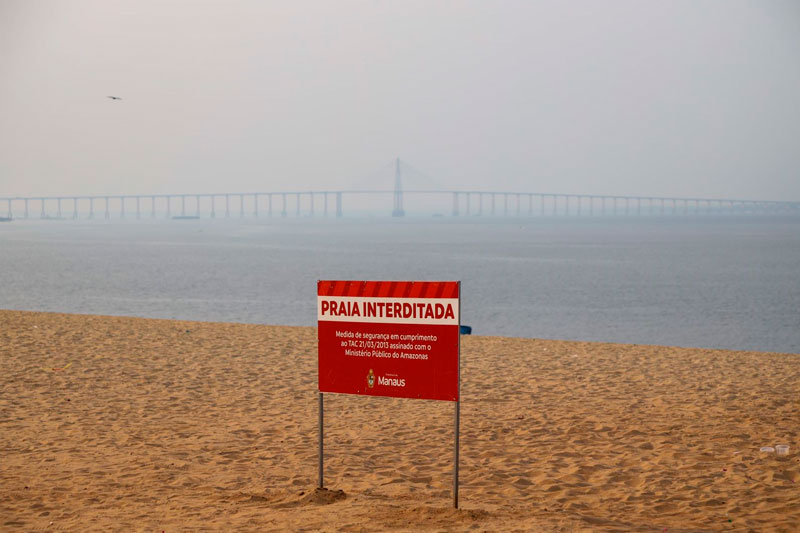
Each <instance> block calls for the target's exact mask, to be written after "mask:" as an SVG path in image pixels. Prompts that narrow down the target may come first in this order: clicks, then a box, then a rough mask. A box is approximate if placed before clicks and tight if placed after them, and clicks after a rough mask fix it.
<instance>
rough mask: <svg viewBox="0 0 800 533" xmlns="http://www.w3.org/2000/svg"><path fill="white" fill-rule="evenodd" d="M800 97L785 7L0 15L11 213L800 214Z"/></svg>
mask: <svg viewBox="0 0 800 533" xmlns="http://www.w3.org/2000/svg"><path fill="white" fill-rule="evenodd" d="M107 95H116V96H120V97H122V98H123V100H122V101H112V100H110V99H108V98H106V96H107ZM798 95H800V2H795V1H791V0H789V1H783V2H781V1H759V2H756V1H750V2H741V1H733V0H720V1H704V2H703V1H696V0H691V1H672V2H655V1H653V2H643V1H630V2H594V1H587V2H556V1H553V2H533V1H519V2H511V1H506V2H502V1H496V2H478V1H476V2H467V1H459V2H433V1H418V2H417V1H414V2H412V1H406V0H404V1H396V2H385V1H381V2H370V1H363V2H356V1H336V2H330V1H329V2H286V1H280V2H277V1H276V2H260V1H252V2H221V1H220V2H200V1H191V2H190V1H157V2H156V1H143V0H136V1H133V0H129V1H128V0H126V1H110V0H97V1H90V0H81V1H52V2H37V1H30V0H21V1H8V0H0V196H10V195H37V194H104V193H108V194H119V193H143V194H144V193H168V192H224V191H231V192H233V191H269V190H287V189H297V188H301V189H305V188H309V189H310V188H324V187H327V188H337V187H349V186H352V185H354V184H357V183H361V184H363V182H364V180H365V179H366V177H368V176H370V175H374V176H375V177H374V181H375V183H374V186H375V187H378V188H390V187H391V186H392V173H391V170H384V171H381V172H376V169H380V168H384V169H386V168H388V167H386V165H387V163H388V162H389V161H390V160H391V159H392V158H394V157H396V156H398V155H399V156H400V157H401V158H403V159H405V160H407V161H409V162H410V163H411V164H413V165H414V166H415V167H417V168H419V169H421V170H423V171H424V172H426V173H427V174H429V175H431V176H433V177H435V178H436V180H437V182H438V183H439V184H441V185H443V186H446V187H459V188H461V187H463V188H473V189H474V188H478V189H487V190H488V189H514V190H522V191H531V192H537V191H540V192H565V193H595V194H631V195H676V196H707V197H722V198H753V199H785V200H800V97H798Z"/></svg>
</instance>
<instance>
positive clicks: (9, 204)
mask: <svg viewBox="0 0 800 533" xmlns="http://www.w3.org/2000/svg"><path fill="white" fill-rule="evenodd" d="M8 218H13V216H12V213H11V198H9V199H8Z"/></svg>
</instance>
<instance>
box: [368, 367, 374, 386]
mask: <svg viewBox="0 0 800 533" xmlns="http://www.w3.org/2000/svg"><path fill="white" fill-rule="evenodd" d="M374 386H375V373H374V372H373V371H372V369H371V368H370V369H369V374H367V387H369V388H370V389H371V388H372V387H374Z"/></svg>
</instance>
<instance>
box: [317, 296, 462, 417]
mask: <svg viewBox="0 0 800 533" xmlns="http://www.w3.org/2000/svg"><path fill="white" fill-rule="evenodd" d="M459 293H460V283H459V282H458V281H319V282H318V283H317V320H318V334H319V390H320V392H340V393H346V394H364V395H370V396H392V397H395V398H424V399H428V400H450V401H457V400H458V389H459V386H458V385H459V372H458V365H459V323H460V314H459V311H460V309H459V303H460V294H459Z"/></svg>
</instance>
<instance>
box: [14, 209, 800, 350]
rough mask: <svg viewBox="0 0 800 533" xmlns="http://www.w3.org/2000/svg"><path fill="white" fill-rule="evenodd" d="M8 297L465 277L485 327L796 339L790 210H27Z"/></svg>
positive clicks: (241, 298)
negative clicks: (34, 216) (105, 216)
mask: <svg viewBox="0 0 800 533" xmlns="http://www.w3.org/2000/svg"><path fill="white" fill-rule="evenodd" d="M0 272H2V278H1V279H2V283H0V308H4V309H24V310H40V311H59V312H69V313H92V314H109V315H131V316H141V317H155V318H178V319H191V320H210V321H231V322H251V323H269V324H289V325H309V326H310V325H314V324H315V321H316V307H315V305H316V285H315V282H316V280H317V279H321V278H322V279H325V278H348V279H457V280H461V281H462V282H463V284H462V291H463V297H462V299H463V303H462V322H463V323H465V324H469V325H471V326H473V328H474V333H476V334H479V335H510V336H522V337H539V338H552V339H576V340H593V341H609V342H626V343H647V344H665V345H678V346H701V347H715V348H729V349H748V350H749V349H752V350H769V351H783V352H800V311H799V309H800V221H798V220H775V219H772V220H767V219H725V220H721V219H713V218H707V219H681V220H665V219H661V220H654V219H638V220H637V219H628V220H621V219H581V220H578V219H572V220H569V219H561V220H555V219H528V220H522V221H519V220H514V221H508V220H506V221H499V222H473V221H469V220H459V221H456V222H454V221H452V220H447V219H439V220H422V219H418V220H412V219H406V220H391V219H374V220H361V221H357V220H333V219H328V220H322V219H308V220H294V221H292V220H272V221H246V222H243V221H230V220H213V221H212V220H185V221H160V222H150V221H127V222H123V221H112V222H104V221H103V222H101V221H95V222H88V221H78V222H72V221H41V220H35V221H33V220H32V221H20V220H16V221H14V222H11V223H2V224H0Z"/></svg>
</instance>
